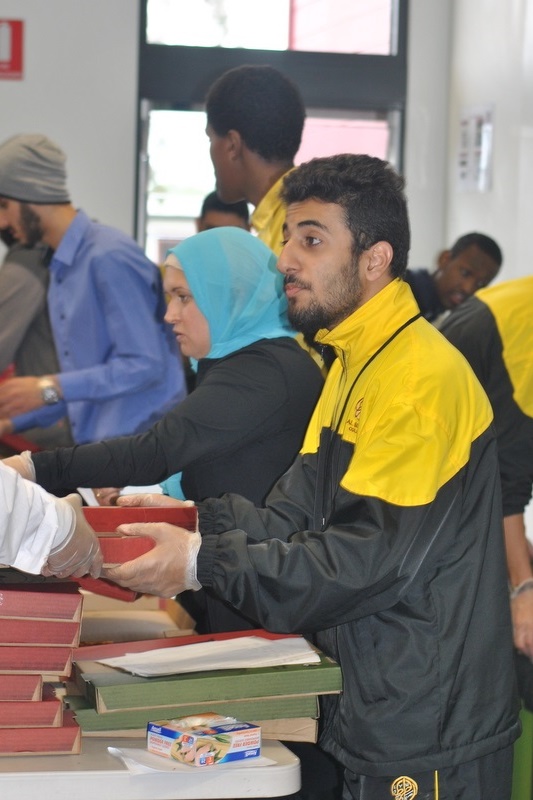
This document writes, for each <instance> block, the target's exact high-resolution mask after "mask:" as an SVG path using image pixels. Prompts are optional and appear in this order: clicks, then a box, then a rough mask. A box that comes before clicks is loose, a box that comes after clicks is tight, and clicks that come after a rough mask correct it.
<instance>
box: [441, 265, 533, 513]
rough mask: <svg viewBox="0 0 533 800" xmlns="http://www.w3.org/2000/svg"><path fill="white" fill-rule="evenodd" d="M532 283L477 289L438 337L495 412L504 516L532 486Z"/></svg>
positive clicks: (523, 501) (518, 507)
mask: <svg viewBox="0 0 533 800" xmlns="http://www.w3.org/2000/svg"><path fill="white" fill-rule="evenodd" d="M532 309H533V277H530V276H528V277H525V278H517V279H516V280H512V281H506V282H505V283H499V284H496V285H495V286H490V287H488V288H487V289H482V290H481V291H480V292H478V293H477V294H476V295H475V296H474V297H471V298H470V299H469V300H467V301H466V302H465V303H463V304H462V305H461V306H459V308H458V309H457V310H456V311H454V312H453V314H450V315H449V316H448V318H447V319H446V320H445V322H444V324H443V326H442V328H441V331H442V333H443V334H444V336H446V338H447V339H449V341H450V342H452V344H454V345H455V346H456V347H457V348H458V349H459V350H460V351H461V352H462V353H463V355H464V356H465V357H466V358H467V359H468V361H469V363H470V365H471V367H472V369H473V370H474V372H475V373H476V375H477V376H478V378H479V380H480V381H481V383H482V385H483V387H484V389H485V391H486V392H487V394H488V396H489V400H490V402H491V404H492V408H493V410H494V422H495V427H496V434H497V438H498V452H499V461H500V472H501V478H502V495H503V511H504V514H505V516H511V515H513V514H522V513H523V511H524V509H525V507H526V506H527V504H528V503H529V500H530V499H531V488H532V486H533V317H532V314H533V311H532Z"/></svg>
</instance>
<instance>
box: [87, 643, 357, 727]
mask: <svg viewBox="0 0 533 800" xmlns="http://www.w3.org/2000/svg"><path fill="white" fill-rule="evenodd" d="M73 678H74V680H75V681H76V683H77V685H78V688H79V689H80V690H81V692H82V694H84V695H85V697H86V698H87V699H88V700H89V703H90V705H91V706H93V707H94V708H96V710H97V711H98V713H100V714H104V713H106V712H110V711H118V710H123V711H125V710H128V709H141V708H152V709H154V708H163V707H169V706H179V705H184V704H191V703H201V704H202V705H203V706H204V708H205V707H206V703H207V704H209V703H211V702H213V701H215V702H216V701H222V700H240V699H251V698H259V697H273V696H280V695H283V696H290V695H302V694H313V695H320V694H338V693H339V692H340V691H342V675H341V670H340V667H339V665H338V664H336V663H335V662H334V661H332V660H331V659H329V658H327V657H326V656H324V655H322V656H321V658H320V663H318V664H305V665H302V664H291V665H286V666H279V667H259V668H253V669H231V670H214V671H209V672H189V673H185V674H181V675H170V676H165V677H157V678H141V677H139V676H136V675H131V674H129V673H126V672H122V671H121V670H118V669H114V668H113V667H109V666H106V665H104V664H100V663H98V662H96V661H84V660H79V661H76V662H75V665H74V670H73Z"/></svg>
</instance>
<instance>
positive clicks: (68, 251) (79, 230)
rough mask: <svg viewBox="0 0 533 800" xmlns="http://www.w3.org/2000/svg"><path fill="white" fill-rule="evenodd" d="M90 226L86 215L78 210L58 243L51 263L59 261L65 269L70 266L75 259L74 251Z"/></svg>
mask: <svg viewBox="0 0 533 800" xmlns="http://www.w3.org/2000/svg"><path fill="white" fill-rule="evenodd" d="M90 224H91V220H90V219H89V217H88V216H87V214H86V213H85V212H84V211H81V210H78V211H77V213H76V216H75V217H74V219H73V220H72V222H71V223H70V225H69V226H68V228H67V230H66V231H65V234H64V236H63V238H62V239H61V241H60V243H59V247H58V248H57V250H56V251H55V253H54V257H53V261H59V262H61V264H64V265H65V266H67V267H70V266H72V264H73V263H74V259H75V257H76V251H77V250H78V247H79V245H80V242H81V241H82V239H83V238H84V236H85V232H86V230H87V228H88V227H89V225H90Z"/></svg>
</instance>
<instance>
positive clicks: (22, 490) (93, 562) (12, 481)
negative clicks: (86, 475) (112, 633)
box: [0, 462, 102, 578]
mask: <svg viewBox="0 0 533 800" xmlns="http://www.w3.org/2000/svg"><path fill="white" fill-rule="evenodd" d="M0 562H1V563H2V564H3V565H5V566H10V567H15V568H16V569H19V570H21V571H23V572H29V573H33V574H42V575H46V576H52V575H53V576H55V577H57V578H67V577H69V576H73V577H81V576H82V575H85V574H86V573H90V574H91V575H92V576H93V577H95V578H97V577H98V576H99V575H100V571H101V569H102V553H101V550H100V545H99V544H98V539H97V537H96V535H95V533H94V531H93V530H92V528H91V527H90V526H89V524H88V523H87V522H86V520H85V518H84V516H83V512H82V510H81V500H80V498H79V496H78V495H76V494H71V495H68V496H67V497H65V498H59V497H54V495H51V494H48V492H46V491H45V490H44V489H42V488H41V487H40V486H37V485H36V484H34V483H31V482H30V481H28V480H25V479H24V478H22V477H21V476H20V475H19V474H18V472H16V471H15V470H14V469H12V468H11V467H10V466H7V465H6V464H5V463H2V462H0Z"/></svg>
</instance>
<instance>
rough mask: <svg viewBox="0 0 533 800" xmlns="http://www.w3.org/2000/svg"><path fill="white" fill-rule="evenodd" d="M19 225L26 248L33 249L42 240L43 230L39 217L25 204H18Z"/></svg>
mask: <svg viewBox="0 0 533 800" xmlns="http://www.w3.org/2000/svg"><path fill="white" fill-rule="evenodd" d="M20 225H21V228H22V233H23V236H24V244H25V245H26V247H35V245H36V244H38V243H39V242H41V241H42V239H43V229H42V225H41V220H40V219H39V216H38V215H37V214H36V213H35V211H33V210H32V209H31V208H30V207H29V206H28V204H27V203H21V204H20Z"/></svg>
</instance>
